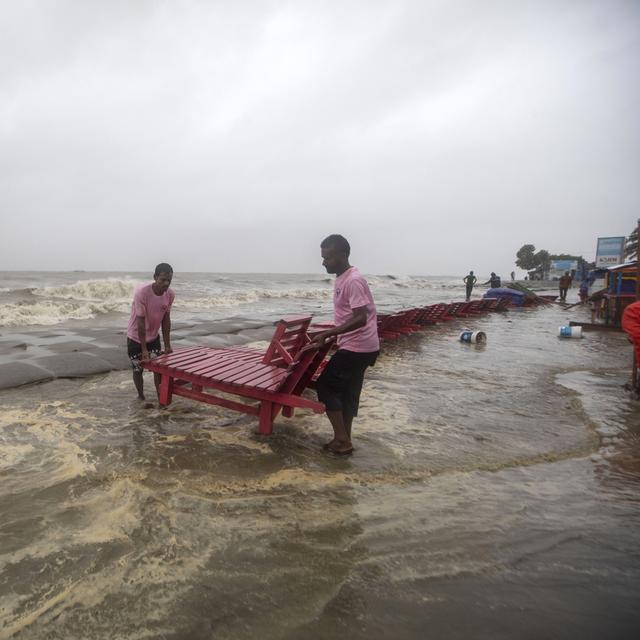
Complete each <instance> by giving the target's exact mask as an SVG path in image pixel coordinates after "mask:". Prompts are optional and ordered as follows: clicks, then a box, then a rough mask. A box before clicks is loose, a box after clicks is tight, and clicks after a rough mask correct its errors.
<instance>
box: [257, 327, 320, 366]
mask: <svg viewBox="0 0 640 640" xmlns="http://www.w3.org/2000/svg"><path fill="white" fill-rule="evenodd" d="M310 323H311V316H300V317H295V318H283V319H282V320H279V321H278V323H277V324H276V330H275V332H274V334H273V338H271V343H270V344H269V348H268V349H267V351H266V353H265V354H264V357H263V358H262V363H263V364H272V365H274V366H276V367H288V366H289V365H290V364H291V363H292V362H293V361H294V360H295V359H296V356H297V355H298V352H299V351H300V349H302V347H304V345H305V344H307V342H309V337H308V336H307V330H308V329H309V324H310Z"/></svg>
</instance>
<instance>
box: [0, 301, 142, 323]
mask: <svg viewBox="0 0 640 640" xmlns="http://www.w3.org/2000/svg"><path fill="white" fill-rule="evenodd" d="M130 306H131V301H129V300H127V301H126V302H125V301H122V300H111V301H107V302H84V303H78V302H71V301H69V302H59V301H52V300H43V301H42V302H35V303H28V302H23V303H15V304H3V305H0V327H22V326H29V325H51V324H58V323H59V322H64V321H65V320H88V319H90V318H95V317H96V316H97V315H99V314H102V313H110V312H113V311H119V312H122V313H126V312H127V311H128V310H129V308H130Z"/></svg>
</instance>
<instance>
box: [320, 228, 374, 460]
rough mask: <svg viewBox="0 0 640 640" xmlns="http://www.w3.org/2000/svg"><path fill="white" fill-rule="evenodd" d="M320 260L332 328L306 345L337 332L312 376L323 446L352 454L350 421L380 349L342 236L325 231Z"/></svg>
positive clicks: (363, 284) (363, 285) (370, 307)
mask: <svg viewBox="0 0 640 640" xmlns="http://www.w3.org/2000/svg"><path fill="white" fill-rule="evenodd" d="M320 250H321V255H322V264H323V266H324V268H325V269H326V270H327V273H334V274H335V275H336V279H335V284H334V286H333V309H334V318H335V325H336V326H335V327H334V328H333V329H329V330H327V331H322V332H320V333H319V334H317V335H316V336H315V338H314V339H313V342H312V343H311V345H317V346H321V345H322V344H324V343H325V341H326V340H329V339H331V338H333V337H335V336H337V345H338V350H337V351H336V352H335V353H334V354H333V356H332V357H331V360H329V363H328V364H327V366H326V367H325V368H324V370H323V372H322V373H321V375H320V377H319V378H318V381H317V385H316V388H317V392H318V399H319V400H320V402H323V403H324V405H325V407H326V411H327V417H328V418H329V421H330V422H331V426H332V427H333V439H332V440H331V441H330V442H327V443H326V444H325V445H324V446H323V449H325V451H328V452H330V453H333V454H335V455H349V454H351V453H353V445H352V444H351V424H352V422H353V419H354V418H355V417H356V416H357V415H358V405H359V402H360V392H361V390H362V384H363V382H364V374H365V371H366V369H367V367H371V366H373V365H374V363H375V361H376V358H377V357H378V354H379V353H380V341H379V340H378V326H377V318H376V307H375V304H374V301H373V296H372V295H371V291H370V290H369V285H368V284H367V281H366V280H365V279H364V278H363V277H362V275H361V274H360V272H359V271H358V269H357V268H356V267H352V266H351V265H350V264H349V254H350V252H351V248H350V246H349V243H348V242H347V240H346V238H344V237H343V236H341V235H335V234H334V235H330V236H328V237H326V238H325V239H324V240H323V241H322V243H321V244H320Z"/></svg>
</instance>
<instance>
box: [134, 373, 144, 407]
mask: <svg viewBox="0 0 640 640" xmlns="http://www.w3.org/2000/svg"><path fill="white" fill-rule="evenodd" d="M133 384H135V385H136V391H137V392H138V399H140V400H144V381H143V380H142V371H134V372H133Z"/></svg>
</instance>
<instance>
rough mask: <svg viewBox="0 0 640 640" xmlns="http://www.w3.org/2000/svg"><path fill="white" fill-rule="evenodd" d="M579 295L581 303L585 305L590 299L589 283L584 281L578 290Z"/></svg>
mask: <svg viewBox="0 0 640 640" xmlns="http://www.w3.org/2000/svg"><path fill="white" fill-rule="evenodd" d="M578 295H579V296H580V302H581V303H582V304H584V303H585V302H586V301H587V298H588V297H589V281H588V280H587V279H584V280H583V281H582V282H581V283H580V288H579V289H578Z"/></svg>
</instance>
